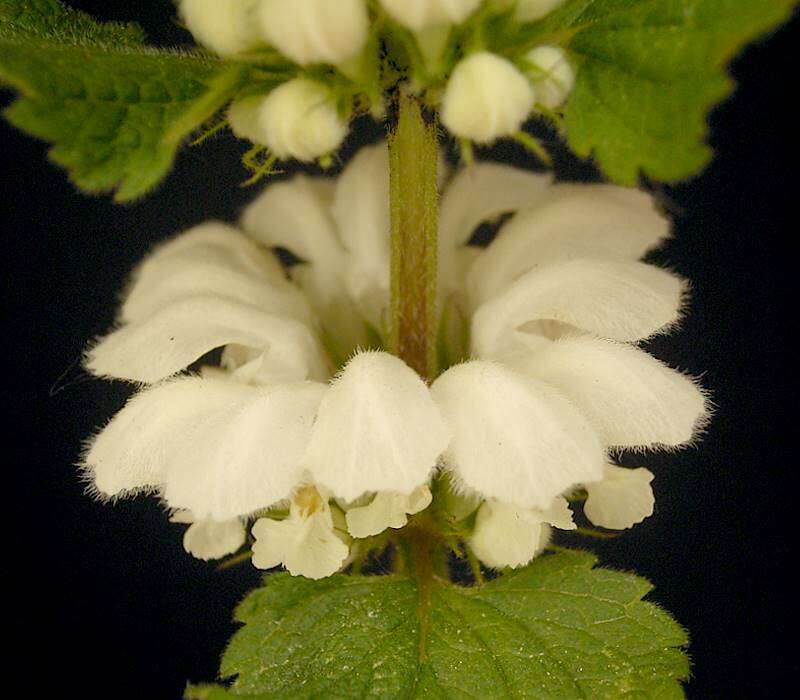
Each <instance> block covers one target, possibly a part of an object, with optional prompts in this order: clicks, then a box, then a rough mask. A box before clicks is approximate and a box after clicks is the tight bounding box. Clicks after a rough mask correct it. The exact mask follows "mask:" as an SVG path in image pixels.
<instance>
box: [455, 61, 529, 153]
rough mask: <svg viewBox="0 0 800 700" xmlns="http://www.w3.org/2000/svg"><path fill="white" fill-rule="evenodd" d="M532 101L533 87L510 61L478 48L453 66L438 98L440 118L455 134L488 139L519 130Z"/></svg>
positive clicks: (478, 139) (486, 140)
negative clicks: (442, 92) (451, 72)
mask: <svg viewBox="0 0 800 700" xmlns="http://www.w3.org/2000/svg"><path fill="white" fill-rule="evenodd" d="M533 102H534V93H533V88H532V87H531V85H530V83H529V82H528V80H527V78H526V77H525V76H524V75H523V74H522V73H521V72H520V71H519V70H517V68H516V67H515V66H514V64H513V63H511V62H510V61H507V60H506V59H504V58H500V56H495V55H494V54H492V53H488V52H485V51H482V52H480V53H475V54H472V55H471V56H468V57H467V58H465V59H464V60H462V61H461V62H460V63H459V64H458V65H457V66H456V67H455V70H454V71H453V74H452V75H451V76H450V80H449V81H448V83H447V87H446V88H445V92H444V98H443V99H442V110H441V113H442V122H443V123H444V125H445V126H446V127H447V128H448V129H449V130H450V131H451V132H452V133H453V134H455V135H456V136H460V137H462V138H467V139H470V140H472V141H476V142H478V143H490V142H492V141H494V140H495V139H497V138H500V137H502V136H510V135H511V134H513V133H515V132H517V131H519V129H520V127H521V126H522V123H523V122H524V121H525V118H526V117H527V116H528V113H529V112H530V111H531V108H532V107H533Z"/></svg>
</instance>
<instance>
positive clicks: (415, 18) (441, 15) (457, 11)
mask: <svg viewBox="0 0 800 700" xmlns="http://www.w3.org/2000/svg"><path fill="white" fill-rule="evenodd" d="M380 3H381V5H383V7H384V9H385V10H386V12H388V13H389V14H390V15H391V16H392V17H393V18H394V19H395V20H396V21H397V22H399V23H400V24H402V25H404V26H406V27H408V28H410V29H414V30H417V31H418V30H420V29H425V28H426V27H431V26H436V25H441V24H454V23H458V22H463V21H464V20H465V19H466V18H467V17H468V16H469V15H471V14H472V13H473V12H474V11H475V8H477V7H478V5H480V3H481V0H380Z"/></svg>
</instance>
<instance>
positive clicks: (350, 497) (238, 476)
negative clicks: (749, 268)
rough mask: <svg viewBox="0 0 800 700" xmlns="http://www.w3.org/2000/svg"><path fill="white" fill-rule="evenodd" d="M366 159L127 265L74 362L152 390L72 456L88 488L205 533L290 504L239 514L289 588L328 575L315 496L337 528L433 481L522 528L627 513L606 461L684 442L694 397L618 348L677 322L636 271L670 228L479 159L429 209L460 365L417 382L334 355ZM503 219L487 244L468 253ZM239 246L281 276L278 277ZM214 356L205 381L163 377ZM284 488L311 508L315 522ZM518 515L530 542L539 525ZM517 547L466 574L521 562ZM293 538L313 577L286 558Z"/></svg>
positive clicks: (369, 272) (377, 304) (400, 517)
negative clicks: (439, 472) (462, 327)
mask: <svg viewBox="0 0 800 700" xmlns="http://www.w3.org/2000/svg"><path fill="white" fill-rule="evenodd" d="M386 159H387V153H386V147H385V145H383V144H381V145H379V146H376V147H372V148H368V149H364V150H363V151H362V152H361V153H359V155H358V156H357V157H356V158H354V159H353V161H352V162H351V163H350V164H349V165H348V167H347V168H346V169H345V171H344V173H343V174H342V175H341V177H340V178H339V179H338V181H336V182H332V181H330V180H328V179H313V178H309V177H307V176H297V177H295V178H292V179H290V180H286V181H283V182H280V183H277V184H275V185H272V186H270V187H269V188H268V189H267V190H266V192H265V193H264V194H263V195H262V196H261V197H260V198H259V199H258V200H256V201H255V202H254V203H253V204H251V205H250V207H248V209H247V210H246V211H245V213H244V216H243V219H242V222H243V228H244V229H245V231H246V232H247V236H245V235H243V234H241V233H239V232H237V231H236V230H235V229H232V228H230V227H226V226H224V225H222V224H213V223H212V224H206V225H204V226H202V227H198V228H197V229H193V230H192V231H189V232H188V233H186V234H183V235H182V236H179V237H177V238H176V239H174V240H173V241H171V242H169V243H167V244H165V245H163V246H161V247H159V248H158V249H157V250H156V252H155V253H154V254H153V255H152V256H151V257H150V258H149V259H147V260H146V261H145V262H144V263H143V264H142V266H141V267H140V269H139V271H138V273H137V275H136V276H135V278H134V281H133V283H132V285H131V287H130V289H129V291H128V294H127V297H126V299H125V302H124V304H123V310H122V313H121V315H120V324H121V325H120V327H119V328H118V329H117V330H116V331H114V332H113V333H111V334H110V335H109V336H107V337H106V338H104V339H101V340H100V341H99V342H98V343H97V345H95V347H94V348H92V350H91V351H90V352H89V354H88V360H87V366H88V367H89V368H90V369H91V370H92V371H94V372H95V373H98V374H102V375H104V376H111V377H118V378H124V379H129V380H132V381H137V382H145V383H153V384H154V385H153V386H152V387H149V388H146V389H144V390H143V391H142V392H141V393H139V394H138V395H136V396H134V398H133V399H131V401H130V402H129V403H128V405H127V406H126V407H125V408H124V409H123V410H122V411H121V412H120V413H119V414H118V415H117V416H116V417H115V418H114V419H113V420H112V421H111V422H110V423H109V425H108V426H107V427H106V428H105V429H104V430H103V431H102V432H101V433H100V434H99V435H98V436H97V437H96V438H95V440H94V441H93V442H92V444H91V445H90V447H89V450H88V452H87V456H86V459H85V463H86V466H87V468H88V469H89V470H90V472H91V476H92V477H93V480H94V486H95V488H96V489H97V491H98V492H100V493H102V494H105V495H106V496H109V497H114V496H122V495H126V494H130V493H134V492H137V491H143V490H144V491H153V492H156V493H157V494H159V495H160V496H161V497H162V498H163V499H164V500H165V501H166V503H167V505H168V506H169V507H171V508H174V509H187V510H191V511H192V513H193V516H194V517H196V518H197V519H198V520H206V519H212V520H215V521H225V520H231V519H235V518H246V517H249V516H252V515H253V514H257V513H261V512H262V511H263V510H264V509H267V508H270V507H272V506H274V505H275V504H277V503H279V502H282V501H286V500H287V499H290V498H293V499H294V500H293V501H292V503H293V504H294V505H293V509H294V510H293V515H290V518H289V519H288V520H285V521H281V522H273V521H272V520H270V519H269V518H266V519H265V518H262V519H261V520H260V521H259V525H258V527H257V531H256V532H255V534H256V535H257V537H258V538H259V541H260V542H262V545H260V547H259V549H261V552H262V554H261V555H260V556H259V558H258V561H259V562H260V564H259V565H265V566H266V565H269V566H272V565H276V564H277V563H280V562H283V563H284V564H285V565H286V566H287V567H289V568H290V570H292V571H296V572H300V573H303V574H304V575H309V576H317V575H326V574H325V573H324V572H328V573H330V572H332V571H334V570H336V569H337V568H338V567H340V566H341V565H342V562H344V561H345V560H346V556H347V554H346V552H345V549H346V544H345V543H343V542H342V541H341V538H339V536H338V535H336V534H335V533H334V531H333V530H332V528H333V525H332V522H333V520H332V518H333V517H334V515H335V514H337V513H339V512H340V511H339V509H338V508H333V509H332V510H331V509H330V508H329V506H328V505H327V504H328V499H329V498H336V499H337V500H338V501H339V502H345V503H346V504H347V503H349V504H350V506H349V507H347V508H346V509H347V510H348V511H349V512H348V513H347V515H346V517H347V516H349V517H347V520H348V526H349V528H350V532H351V534H353V535H355V536H367V535H372V534H377V533H378V532H380V531H382V529H385V528H387V527H398V526H400V525H401V524H402V522H403V521H404V520H405V519H406V518H407V516H408V515H409V514H413V513H415V512H418V509H420V508H424V507H425V505H426V503H427V499H428V496H429V490H428V482H429V480H430V478H431V477H432V475H433V472H434V470H435V469H436V468H437V466H438V465H441V466H442V467H443V468H444V469H445V470H446V471H447V472H449V477H450V481H451V483H452V484H453V485H454V487H455V488H456V489H457V490H458V491H459V492H460V493H463V494H464V495H465V496H469V497H470V498H473V497H479V498H481V499H484V500H490V501H491V502H492V503H495V506H493V507H494V510H495V511H497V509H498V508H500V507H501V506H502V508H505V509H506V510H505V511H503V512H506V513H507V512H511V511H509V510H508V509H516V511H519V512H521V513H527V515H524V517H523V516H519V518H521V519H523V520H525V521H526V522H530V521H531V519H532V517H533V516H531V515H530V511H536V512H537V513H538V512H543V511H544V512H548V513H549V512H550V508H551V506H552V504H553V502H554V499H558V498H559V497H561V496H562V495H563V494H564V493H567V492H569V491H571V490H572V489H573V488H575V487H577V486H586V487H587V488H590V489H591V491H590V497H589V503H590V504H591V505H590V506H588V508H589V512H590V517H593V518H594V517H595V516H596V518H597V519H596V520H595V522H597V524H601V525H605V526H613V525H612V524H613V523H616V524H617V525H619V524H620V523H626V522H633V521H634V520H635V519H636V518H639V519H641V517H644V515H646V512H644V511H646V508H645V507H643V506H642V505H641V503H642V499H641V488H640V486H641V485H639V487H637V488H638V490H637V488H633V487H632V486H631V482H629V481H628V482H622V481H621V480H620V479H619V478H618V475H617V472H615V471H613V470H611V471H609V468H608V467H606V466H605V465H606V464H607V457H606V451H607V449H610V448H618V447H626V448H630V447H633V448H643V447H653V446H668V447H675V446H679V445H682V444H685V443H686V442H688V441H690V440H691V439H692V437H693V435H694V433H695V431H696V430H697V428H698V426H699V425H700V424H702V421H703V419H704V417H705V415H706V407H705V398H704V396H703V394H702V392H701V391H700V390H699V389H698V388H697V387H696V386H695V384H694V383H693V381H692V380H690V379H689V378H687V377H685V376H683V375H681V374H679V373H677V372H675V371H673V370H670V369H668V368H667V367H665V366H663V365H662V364H660V363H659V362H657V361H656V360H655V359H653V358H651V357H649V356H648V355H647V354H646V353H644V352H643V351H642V350H640V349H639V348H637V347H636V346H635V345H634V343H637V342H638V341H640V340H642V339H644V338H646V337H649V336H650V335H652V334H654V333H658V332H663V331H664V330H665V329H668V328H669V327H671V326H672V325H673V324H674V323H675V322H676V321H677V319H678V316H679V311H680V306H681V302H682V296H683V292H684V287H683V284H682V282H681V281H680V280H679V279H677V278H676V277H674V276H673V275H672V274H670V273H668V272H666V271H664V270H660V269H658V268H655V267H653V266H651V265H646V264H643V263H641V262H638V259H639V258H641V257H642V256H643V255H645V254H646V253H647V252H648V251H650V250H652V249H653V248H655V247H657V246H658V245H659V244H660V243H661V241H662V240H663V239H664V238H665V237H666V235H667V234H668V223H667V221H666V220H665V219H664V218H663V217H662V216H661V215H660V214H659V213H658V212H657V211H656V209H655V207H654V205H653V202H652V200H651V198H650V197H649V196H647V195H645V194H643V193H641V192H636V191H632V190H627V189H624V188H619V187H613V186H608V185H574V184H557V185H553V184H552V183H551V181H550V178H548V177H546V176H543V175H537V174H533V173H526V172H522V171H519V170H515V169H513V168H508V167H505V166H500V165H496V164H480V165H477V166H475V167H473V168H470V169H467V170H463V171H461V172H459V173H457V174H456V175H455V176H454V178H453V179H452V180H451V182H450V184H449V185H448V186H447V188H446V190H445V192H444V195H443V198H442V202H441V207H440V212H441V222H440V238H439V240H440V251H439V252H440V261H441V275H440V282H441V284H440V302H441V304H442V306H443V307H444V308H445V309H446V310H447V312H448V315H450V316H452V317H454V318H461V319H463V320H464V322H465V323H467V324H468V325H469V327H470V337H471V343H470V347H469V349H468V354H469V355H470V356H471V358H472V359H471V361H469V362H466V363H463V364H457V365H455V366H453V367H451V368H449V369H447V371H445V372H444V373H443V374H442V375H441V376H440V377H438V378H437V379H436V381H435V382H434V383H433V385H432V387H431V388H430V389H429V388H428V387H426V385H425V384H424V383H423V382H422V380H421V379H420V378H419V377H417V376H416V375H415V374H414V373H413V372H412V370H411V369H410V368H409V367H407V366H406V365H405V364H404V363H403V362H401V361H400V360H399V359H397V358H395V357H393V356H391V355H389V354H388V353H385V352H377V351H373V352H362V353H358V354H356V355H355V356H353V353H354V350H355V349H356V348H357V347H358V346H362V347H364V346H368V344H369V338H370V337H373V338H374V337H380V336H381V333H382V329H383V328H384V327H385V321H386V319H387V310H388V305H389V270H388V260H389V252H388V251H389V224H388V221H389V217H388V197H387V194H386V193H387V192H388V168H387V167H386ZM507 212H517V213H516V214H515V215H514V216H513V217H512V218H510V219H509V220H508V221H507V222H506V223H505V224H504V225H503V226H502V227H501V229H500V231H499V233H498V235H497V237H496V238H495V240H494V241H493V242H492V243H491V244H490V245H489V246H488V247H487V248H485V249H479V248H475V247H473V246H470V245H469V239H470V236H471V233H472V231H473V230H474V229H475V228H476V226H478V225H479V224H480V223H481V222H484V221H489V220H492V219H494V218H496V217H498V216H499V215H501V214H504V213H507ZM254 241H255V242H254ZM256 242H257V243H256ZM258 243H260V244H262V245H266V246H268V247H282V248H286V249H288V250H289V251H291V252H292V253H294V254H295V255H296V256H297V257H298V258H299V259H300V260H301V262H300V263H299V264H297V265H295V266H294V267H292V268H291V270H290V275H291V280H288V279H286V277H285V276H284V274H283V271H282V269H281V267H280V266H279V265H278V263H277V262H276V260H275V258H274V256H273V255H272V253H270V252H268V251H266V250H264V248H262V247H260V246H259V245H258ZM220 347H221V348H223V353H222V361H221V364H222V368H221V369H217V370H210V369H207V370H205V371H204V372H203V376H200V377H191V376H190V377H186V376H184V377H179V378H172V379H170V377H173V375H175V374H176V373H177V372H180V371H182V370H183V369H185V368H187V367H188V366H189V365H190V364H192V363H193V362H195V361H196V360H198V359H200V358H201V357H203V356H204V355H206V354H207V353H208V352H209V351H210V350H213V349H215V348H220ZM323 348H324V349H323ZM447 354H449V355H450V356H453V357H459V355H460V350H459V349H458V348H457V346H456V345H453V347H452V348H451V349H449V350H448V353H447ZM348 358H351V359H349V361H348ZM337 366H342V367H343V368H342V370H341V372H340V373H339V374H338V376H337V377H336V379H335V380H334V381H333V383H332V384H328V381H329V380H330V379H331V376H332V374H333V372H334V368H335V367H337ZM165 380H168V381H165ZM304 488H305V489H312V490H313V493H314V494H318V495H317V496H315V497H314V499H311V501H310V502H309V503H311V502H313V508H312V507H311V505H309V504H308V503H306V502H305V501H304V500H303V498H305V497H304V496H298V494H306V493H308V492H307V491H304V490H303V489H304ZM293 494H294V496H293ZM321 494H324V495H321ZM298 498H299V499H300V500H298ZM365 498H371V499H372V500H371V501H369V502H366V503H365V501H364V499H365ZM559 503H560V502H559ZM496 504H500V506H498V505H496ZM493 507H487V508H486V509H485V515H484V516H483V517H482V519H481V522H484V521H486V522H488V523H489V524H490V525H491V523H492V520H491V518H489V514H490V513H491V512H492V509H493ZM536 517H537V518H539V520H538V521H537V522H538V523H539V524H540V525H538V526H537V527H538V528H539V530H540V531H541V530H542V527H541V523H543V522H547V523H553V524H555V525H557V526H558V525H559V522H556V521H555V520H554V519H553V518H551V517H550V516H548V518H549V519H543V518H542V517H541V516H539V515H537V516H536ZM519 518H518V519H519ZM615 518H616V519H615ZM507 520H508V518H506V521H507ZM498 522H500V523H501V524H497V523H495V524H494V525H491V527H490V526H489V525H487V528H488V529H485V530H484V534H483V535H478V536H477V539H476V541H477V542H478V543H479V544H477V545H476V547H477V548H478V549H480V548H481V544H480V542H486V541H489V540H491V537H490V535H491V533H492V532H498V531H502V528H503V527H504V526H502V522H504V521H503V520H502V519H501V520H500V521H498ZM561 522H562V526H563V522H565V521H561ZM529 529H530V528H529ZM341 530H342V533H344V532H345V525H344V524H342V527H341ZM281 533H282V534H281ZM486 533H489V534H486ZM538 537H539V536H538V535H537V538H538ZM481 538H483V539H481ZM525 538H527V539H525ZM525 538H522V540H524V541H525V542H527V543H528V544H527V545H526V548H524V549H520V548H519V547H518V548H517V550H515V551H516V553H508V554H507V555H502V554H498V555H496V557H505V559H503V560H502V561H501V560H500V559H498V558H494V559H492V558H488V559H485V560H484V561H485V563H487V564H488V565H491V566H494V565H514V563H515V562H517V561H521V560H522V559H523V558H524V557H523V554H524V556H529V555H528V554H527V553H528V552H533V554H535V551H536V547H533V549H531V545H530V543H531V542H533V541H534V538H533V536H532V535H531V534H530V533H529V534H528V535H525ZM337 539H338V541H337ZM535 541H536V543H537V547H538V546H539V544H538V543H540V539H536V540H535ZM264 543H266V544H264ZM311 543H314V544H313V546H314V547H317V546H319V547H320V548H321V549H319V551H318V552H317V555H315V557H312V558H316V559H318V560H319V568H313V567H312V566H311V564H309V563H308V560H307V558H305V557H307V552H306V551H305V549H306V546H308V547H311V546H312V544H311ZM501 551H502V550H501ZM484 552H485V550H484ZM520 552H523V554H521V553H520ZM533 554H530V556H533ZM479 556H481V558H483V556H484V555H480V554H479ZM486 556H488V557H491V555H486ZM298 562H299V563H298ZM303 562H305V563H303ZM323 563H324V565H323Z"/></svg>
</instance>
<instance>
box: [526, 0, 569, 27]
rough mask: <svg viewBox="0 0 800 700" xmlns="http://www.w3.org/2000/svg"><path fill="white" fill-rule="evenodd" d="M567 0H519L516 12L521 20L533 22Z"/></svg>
mask: <svg viewBox="0 0 800 700" xmlns="http://www.w3.org/2000/svg"><path fill="white" fill-rule="evenodd" d="M564 2H566V0H517V11H516V13H515V14H514V16H515V17H516V19H518V20H519V21H520V22H533V21H534V20H536V19H541V18H542V17H544V16H545V15H547V14H550V13H551V12H552V11H553V10H555V9H556V8H557V7H558V6H559V5H563V4H564Z"/></svg>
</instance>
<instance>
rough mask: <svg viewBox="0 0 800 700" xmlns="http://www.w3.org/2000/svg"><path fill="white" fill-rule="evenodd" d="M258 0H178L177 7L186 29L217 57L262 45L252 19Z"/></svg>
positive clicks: (253, 18)
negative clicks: (216, 54) (217, 55)
mask: <svg viewBox="0 0 800 700" xmlns="http://www.w3.org/2000/svg"><path fill="white" fill-rule="evenodd" d="M258 3H259V0H180V3H179V10H180V14H181V17H182V18H183V21H184V22H185V23H186V26H187V28H188V29H189V31H190V32H191V33H192V34H193V35H194V37H195V39H197V40H198V41H199V42H200V43H201V44H203V45H204V46H207V47H208V48H210V49H211V50H212V51H215V52H216V53H218V54H220V55H221V56H230V55H232V54H236V53H240V52H242V51H248V50H250V49H254V48H256V47H257V46H258V45H259V44H263V43H264V42H263V39H261V36H260V33H259V30H258V26H257V25H256V23H255V22H254V20H255V12H256V9H257V7H258Z"/></svg>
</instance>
